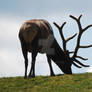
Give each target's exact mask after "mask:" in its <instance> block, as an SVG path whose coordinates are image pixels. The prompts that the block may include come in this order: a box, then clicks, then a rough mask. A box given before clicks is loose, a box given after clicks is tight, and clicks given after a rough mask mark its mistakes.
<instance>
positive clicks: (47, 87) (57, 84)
mask: <svg viewBox="0 0 92 92" xmlns="http://www.w3.org/2000/svg"><path fill="white" fill-rule="evenodd" d="M0 92H92V74H91V73H85V74H73V75H59V76H55V77H50V76H46V77H42V76H37V77H36V78H30V79H24V78H23V77H14V78H12V77H10V78H0Z"/></svg>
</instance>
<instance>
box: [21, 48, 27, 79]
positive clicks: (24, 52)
mask: <svg viewBox="0 0 92 92" xmlns="http://www.w3.org/2000/svg"><path fill="white" fill-rule="evenodd" d="M22 53H23V56H24V59H25V62H24V63H25V76H24V78H27V67H28V58H27V50H26V49H25V48H24V47H22Z"/></svg>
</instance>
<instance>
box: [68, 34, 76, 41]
mask: <svg viewBox="0 0 92 92" xmlns="http://www.w3.org/2000/svg"><path fill="white" fill-rule="evenodd" d="M76 35H77V33H76V34H74V35H73V36H71V37H69V38H67V39H66V42H68V41H69V40H71V39H73V38H74V37H75V36H76Z"/></svg>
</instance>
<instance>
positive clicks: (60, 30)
mask: <svg viewBox="0 0 92 92" xmlns="http://www.w3.org/2000/svg"><path fill="white" fill-rule="evenodd" d="M53 24H54V25H55V26H56V27H57V28H58V29H59V33H60V35H61V38H62V41H63V49H64V51H65V52H67V50H66V41H65V38H64V35H63V32H62V29H63V27H64V25H65V24H66V22H64V23H63V24H62V25H61V27H60V26H59V25H58V24H57V23H56V22H53Z"/></svg>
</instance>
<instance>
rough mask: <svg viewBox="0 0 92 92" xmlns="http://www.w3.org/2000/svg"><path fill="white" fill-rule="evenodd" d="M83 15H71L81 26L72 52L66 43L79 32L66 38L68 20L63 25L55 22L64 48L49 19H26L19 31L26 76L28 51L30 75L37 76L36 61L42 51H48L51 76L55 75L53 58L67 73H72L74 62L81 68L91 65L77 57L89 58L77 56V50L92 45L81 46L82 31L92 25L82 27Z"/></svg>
mask: <svg viewBox="0 0 92 92" xmlns="http://www.w3.org/2000/svg"><path fill="white" fill-rule="evenodd" d="M81 16H82V15H80V16H79V18H76V17H74V16H72V15H70V17H71V18H73V19H75V20H76V21H77V23H78V27H79V34H78V39H77V44H76V48H75V51H72V52H69V51H68V50H67V49H66V43H67V42H68V41H69V40H71V39H73V38H74V37H75V36H76V35H77V34H74V35H73V36H71V37H69V38H68V39H66V40H65V38H64V35H63V32H62V29H63V27H64V25H65V24H66V22H64V23H63V24H62V26H61V27H60V26H59V25H58V24H57V23H55V22H54V25H55V26H56V27H57V28H58V29H59V32H60V35H61V38H62V41H63V49H62V48H61V47H60V46H59V44H58V43H57V41H56V39H55V37H54V34H53V29H52V27H51V25H50V24H49V23H48V21H46V20H43V19H33V20H28V21H26V22H25V23H24V24H23V25H22V26H21V28H20V31H19V39H20V42H21V48H22V53H23V56H24V59H25V76H24V78H27V67H28V57H27V55H28V52H31V53H32V62H31V69H30V72H29V76H28V77H35V61H36V56H37V54H38V53H42V54H43V53H46V56H47V61H48V64H49V67H50V75H51V76H54V75H55V74H54V72H53V69H52V65H51V60H53V61H54V63H56V64H57V65H58V67H59V68H60V69H61V70H62V71H63V72H64V73H65V74H72V69H71V65H72V64H74V65H75V66H76V67H78V68H81V66H84V67H89V66H88V65H84V64H83V63H81V62H80V61H78V60H77V59H76V58H80V59H82V60H87V59H86V58H83V57H81V56H77V52H78V50H79V48H87V47H92V45H89V46H80V39H81V36H82V33H83V32H84V31H85V30H87V29H88V28H89V27H91V26H92V25H89V26H87V27H86V28H84V29H82V26H81V23H80V18H81ZM71 53H73V56H72V57H70V55H69V54H71ZM75 62H76V63H78V64H80V65H81V66H79V65H77V64H76V63H75Z"/></svg>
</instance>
